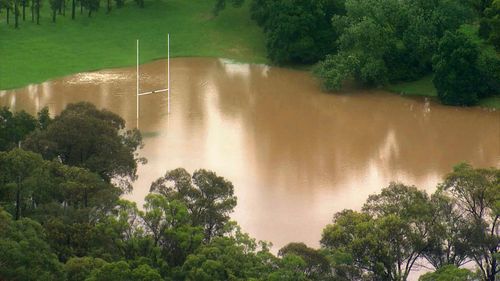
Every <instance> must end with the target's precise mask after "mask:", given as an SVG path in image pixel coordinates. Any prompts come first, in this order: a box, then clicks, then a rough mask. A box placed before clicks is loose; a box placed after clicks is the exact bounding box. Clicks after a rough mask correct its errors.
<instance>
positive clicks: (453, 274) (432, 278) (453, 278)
mask: <svg viewBox="0 0 500 281" xmlns="http://www.w3.org/2000/svg"><path fill="white" fill-rule="evenodd" d="M418 280H419V281H477V280H479V279H478V278H477V277H476V275H475V274H474V273H472V272H471V271H470V270H468V269H465V268H458V267H456V266H454V265H446V266H443V267H442V268H440V269H438V270H436V271H435V272H428V273H426V274H424V275H422V276H420V278H419V279H418Z"/></svg>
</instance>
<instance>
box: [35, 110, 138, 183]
mask: <svg viewBox="0 0 500 281" xmlns="http://www.w3.org/2000/svg"><path fill="white" fill-rule="evenodd" d="M124 129H125V121H124V120H123V119H122V118H121V117H119V116H118V115H116V114H114V113H112V112H110V111H107V110H98V109H97V108H95V106H94V105H92V104H90V103H83V102H82V103H77V104H70V105H68V107H67V108H66V109H65V110H64V111H63V112H61V114H60V115H59V116H57V117H56V118H55V119H54V120H53V122H51V123H50V124H49V125H47V128H46V129H45V130H42V131H39V132H37V133H35V134H34V135H32V136H31V137H30V138H29V139H28V140H26V147H27V148H28V149H31V150H33V151H36V152H39V153H41V154H42V155H43V156H44V158H45V159H54V158H58V159H60V160H61V161H62V163H64V164H66V165H70V166H78V167H82V168H85V169H88V170H90V171H92V172H95V173H97V174H98V175H99V176H101V177H102V178H103V179H104V180H106V181H107V182H110V181H111V180H112V179H114V180H117V181H118V183H119V186H120V187H121V188H122V189H123V190H124V191H129V190H131V188H132V186H131V183H132V181H134V180H135V179H136V178H137V174H136V172H137V163H144V159H142V158H139V157H138V156H137V152H136V151H137V149H139V148H140V147H141V146H142V137H141V134H140V132H139V131H138V130H128V131H124Z"/></svg>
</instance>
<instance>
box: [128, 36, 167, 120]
mask: <svg viewBox="0 0 500 281" xmlns="http://www.w3.org/2000/svg"><path fill="white" fill-rule="evenodd" d="M136 48H137V60H136V65H137V67H136V72H137V75H136V126H137V129H139V105H140V99H139V97H141V96H146V95H151V94H157V93H163V92H167V114H170V91H171V90H170V89H171V88H170V33H168V34H167V88H164V89H158V90H152V91H149V92H143V93H141V92H139V90H140V87H139V39H137V46H136Z"/></svg>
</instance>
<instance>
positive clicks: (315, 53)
mask: <svg viewBox="0 0 500 281" xmlns="http://www.w3.org/2000/svg"><path fill="white" fill-rule="evenodd" d="M241 2H242V1H236V3H234V1H233V4H238V5H241ZM217 3H218V5H217V6H216V11H218V10H220V9H222V8H223V7H224V4H220V3H225V1H224V0H219V1H217ZM250 7H251V8H250V10H251V15H252V18H253V19H254V20H255V21H256V22H257V23H258V24H259V25H260V26H261V27H262V28H263V30H264V32H265V35H266V47H267V54H268V57H269V59H270V60H271V61H272V62H274V63H276V64H312V63H317V66H316V67H315V69H314V73H315V74H316V75H317V76H318V77H319V78H320V79H321V80H322V82H323V86H324V87H325V88H326V89H327V90H339V89H341V88H342V87H343V86H344V85H345V84H346V83H353V82H354V83H355V84H356V85H361V86H370V87H377V86H382V85H385V84H388V83H394V82H401V81H413V80H417V79H420V78H422V77H423V76H425V75H429V74H431V73H434V74H435V75H434V80H433V82H434V85H435V86H436V89H437V93H438V97H439V99H440V101H441V102H442V103H444V104H450V105H474V104H476V103H477V101H478V99H479V98H484V97H487V96H490V95H494V94H500V82H499V81H500V57H499V55H498V53H497V51H498V50H500V39H499V38H500V0H469V1H458V0H417V1H398V0H310V1H304V0H284V1H278V0H251V2H250ZM471 31H472V32H471ZM494 47H495V48H496V49H497V51H495V49H494Z"/></svg>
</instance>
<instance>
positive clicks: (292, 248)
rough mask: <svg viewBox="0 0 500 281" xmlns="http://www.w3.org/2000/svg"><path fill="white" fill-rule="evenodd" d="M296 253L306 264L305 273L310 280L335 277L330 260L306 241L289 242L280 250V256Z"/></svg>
mask: <svg viewBox="0 0 500 281" xmlns="http://www.w3.org/2000/svg"><path fill="white" fill-rule="evenodd" d="M290 254H292V255H296V256H298V257H300V258H301V259H302V260H303V261H304V263H305V266H303V268H304V271H303V274H304V276H305V277H306V278H307V279H310V280H328V279H329V278H333V275H332V271H331V269H330V262H329V261H328V259H327V257H326V256H325V255H324V254H323V253H322V252H321V251H320V250H316V249H312V248H309V247H307V246H306V245H305V244H304V243H289V244H287V245H286V246H284V247H283V248H281V249H280V250H279V251H278V256H281V257H285V256H287V255H290Z"/></svg>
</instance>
